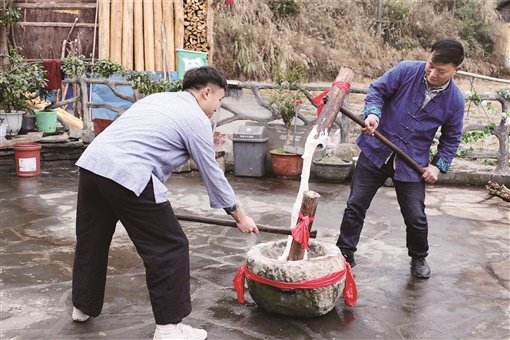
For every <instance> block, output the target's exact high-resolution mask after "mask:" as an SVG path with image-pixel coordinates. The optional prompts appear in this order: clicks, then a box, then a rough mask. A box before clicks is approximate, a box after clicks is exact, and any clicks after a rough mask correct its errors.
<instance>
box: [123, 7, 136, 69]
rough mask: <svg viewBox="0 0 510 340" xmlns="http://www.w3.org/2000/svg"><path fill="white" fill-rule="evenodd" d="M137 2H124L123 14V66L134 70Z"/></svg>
mask: <svg viewBox="0 0 510 340" xmlns="http://www.w3.org/2000/svg"><path fill="white" fill-rule="evenodd" d="M134 1H135V0H124V10H123V14H122V65H123V66H124V67H125V68H127V69H129V70H132V69H133V50H134V48H133V38H134V36H133V27H134V21H133V9H134V5H135V4H134Z"/></svg>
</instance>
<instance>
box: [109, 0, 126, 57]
mask: <svg viewBox="0 0 510 340" xmlns="http://www.w3.org/2000/svg"><path fill="white" fill-rule="evenodd" d="M123 6H124V4H123V2H122V0H121V1H119V0H114V1H112V10H111V13H110V59H111V60H112V61H113V62H116V63H119V64H121V63H122V7H123Z"/></svg>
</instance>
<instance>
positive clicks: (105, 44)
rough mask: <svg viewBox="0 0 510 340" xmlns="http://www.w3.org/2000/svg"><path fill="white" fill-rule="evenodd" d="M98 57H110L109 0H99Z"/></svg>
mask: <svg viewBox="0 0 510 340" xmlns="http://www.w3.org/2000/svg"><path fill="white" fill-rule="evenodd" d="M98 38H99V39H98V52H97V53H98V57H99V58H108V57H110V0H99V28H98Z"/></svg>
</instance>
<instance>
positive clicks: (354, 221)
mask: <svg viewBox="0 0 510 340" xmlns="http://www.w3.org/2000/svg"><path fill="white" fill-rule="evenodd" d="M463 59H464V49H463V47H462V45H461V44H460V43H459V42H457V41H456V40H454V39H443V40H439V41H437V42H436V43H435V44H434V45H433V46H432V49H431V53H430V55H429V57H428V59H427V61H426V62H423V61H401V62H399V63H398V64H397V65H395V66H394V67H393V68H392V69H390V70H389V71H387V72H386V73H385V74H384V75H383V76H382V77H381V78H379V79H378V80H376V81H375V82H373V83H372V84H371V85H370V87H369V89H368V92H367V96H366V99H365V109H364V119H365V128H363V129H362V133H361V134H360V136H359V137H358V139H357V144H358V145H359V147H360V149H361V154H360V156H359V159H358V162H357V165H356V169H355V171H354V174H353V177H352V180H351V192H350V195H349V199H348V200H347V208H346V209H345V212H344V216H343V220H342V224H341V226H340V236H339V237H338V241H337V246H338V247H339V248H340V250H341V251H342V254H343V255H344V256H345V258H346V260H347V262H349V263H350V265H351V267H354V266H355V265H356V262H355V260H354V252H356V246H357V244H358V242H359V238H360V234H361V230H362V228H363V223H364V220H365V216H366V211H367V209H368V207H369V206H370V203H371V201H372V199H373V197H374V195H375V194H376V192H377V190H378V189H379V188H380V187H381V186H382V185H383V184H384V182H385V181H386V179H387V178H392V179H393V183H394V186H395V191H396V194H397V200H398V204H399V205H400V210H401V213H402V216H403V217H404V222H405V224H406V232H407V236H406V246H407V249H408V255H409V256H410V257H411V258H412V260H411V272H412V274H413V275H414V276H416V277H418V278H428V277H430V268H429V266H428V264H427V261H426V260H425V258H426V257H427V255H428V250H429V245H428V240H427V234H428V224H427V216H426V214H425V184H426V183H428V184H433V183H435V182H436V181H437V177H438V174H439V172H442V173H446V172H447V171H448V168H449V167H450V164H451V162H452V160H453V158H454V157H455V154H456V152H457V149H458V147H459V144H460V137H461V135H462V124H463V117H464V103H465V101H464V97H463V95H462V93H461V91H460V90H459V88H458V87H457V86H456V85H455V83H454V82H453V79H452V77H453V76H454V75H455V74H456V73H457V71H458V70H459V68H460V64H461V63H462V61H463ZM438 129H439V130H440V137H439V144H438V147H437V154H436V155H435V156H434V157H433V159H432V161H429V149H430V147H431V145H432V143H433V140H434V137H435V135H436V133H437V132H438ZM376 130H377V131H378V132H380V133H381V134H382V135H383V136H384V137H386V138H387V139H389V140H390V141H391V142H393V143H394V144H395V145H396V146H398V147H399V148H400V149H402V150H403V151H404V152H405V153H407V154H408V155H409V156H411V157H412V158H413V159H414V160H415V161H416V162H418V164H420V165H421V166H422V167H424V169H425V172H424V173H423V174H419V173H417V172H416V171H415V170H413V169H412V168H411V167H410V166H409V165H407V164H406V163H405V162H404V161H403V160H402V159H400V158H399V157H398V156H397V155H396V154H395V153H394V152H393V151H392V150H390V149H389V148H388V147H387V146H385V145H384V144H383V143H382V142H381V141H379V140H378V139H377V138H375V137H373V135H374V132H375V131H376Z"/></svg>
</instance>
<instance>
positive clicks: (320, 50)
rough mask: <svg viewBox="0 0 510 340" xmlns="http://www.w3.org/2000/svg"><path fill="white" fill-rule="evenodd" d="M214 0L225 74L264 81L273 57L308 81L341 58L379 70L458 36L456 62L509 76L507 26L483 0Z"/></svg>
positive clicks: (330, 70)
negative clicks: (460, 51) (460, 48)
mask: <svg viewBox="0 0 510 340" xmlns="http://www.w3.org/2000/svg"><path fill="white" fill-rule="evenodd" d="M224 3H225V1H224V0H215V3H214V6H215V18H214V34H215V51H214V64H215V65H216V66H217V67H218V68H219V69H221V70H222V71H223V72H224V73H225V75H226V76H227V78H229V79H239V80H252V81H269V80H271V78H272V76H271V75H272V70H273V68H274V66H275V65H279V66H280V67H292V66H295V65H298V64H300V65H302V66H303V67H304V69H305V71H306V80H307V81H308V82H320V81H332V80H333V79H334V78H335V77H336V75H337V73H338V70H339V69H340V67H341V66H343V65H349V66H351V67H353V68H354V70H355V72H356V73H358V74H360V75H362V76H364V77H378V76H380V75H381V74H382V73H383V72H384V71H386V70H387V69H389V68H390V67H391V66H393V65H394V64H395V63H396V62H398V61H399V60H402V59H415V60H423V59H426V57H427V56H428V53H429V50H430V47H431V46H432V44H433V42H434V41H435V40H437V39H440V38H445V37H453V38H456V39H458V40H459V41H460V42H461V43H462V44H463V45H464V48H465V51H466V60H465V62H464V64H463V68H462V69H463V70H464V71H467V72H473V73H480V74H483V75H487V76H492V77H503V78H507V77H508V76H509V72H508V70H506V69H505V67H504V51H505V48H506V45H505V44H506V41H507V40H508V37H507V31H508V27H507V25H508V24H506V23H504V22H503V21H502V20H501V19H500V18H499V15H498V13H497V12H496V10H495V7H496V2H495V1H490V0H384V2H383V3H384V6H383V20H384V22H383V23H382V36H381V37H377V36H376V31H377V27H376V26H377V25H376V16H377V8H378V3H379V1H378V0H322V1H309V0H256V1H254V0H235V1H234V3H235V5H234V6H227V5H225V4H224Z"/></svg>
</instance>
